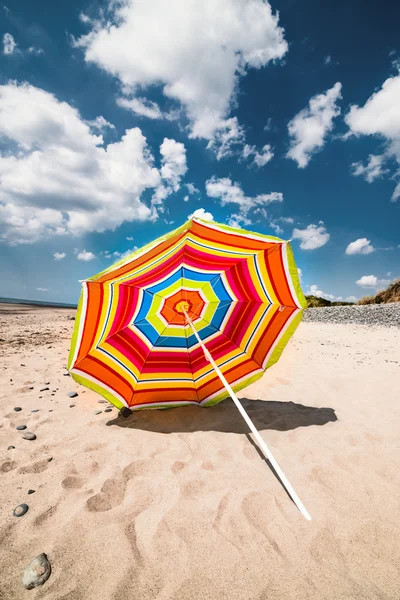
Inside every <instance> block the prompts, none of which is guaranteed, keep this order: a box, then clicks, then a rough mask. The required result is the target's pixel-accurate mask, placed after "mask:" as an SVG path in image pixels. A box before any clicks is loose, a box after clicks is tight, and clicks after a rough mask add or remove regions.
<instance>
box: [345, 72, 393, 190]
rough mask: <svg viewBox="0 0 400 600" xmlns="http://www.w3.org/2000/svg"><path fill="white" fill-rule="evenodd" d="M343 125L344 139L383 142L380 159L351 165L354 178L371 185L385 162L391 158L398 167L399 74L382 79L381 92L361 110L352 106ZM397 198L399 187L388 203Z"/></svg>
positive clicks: (380, 173)
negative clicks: (365, 137) (368, 137)
mask: <svg viewBox="0 0 400 600" xmlns="http://www.w3.org/2000/svg"><path fill="white" fill-rule="evenodd" d="M345 121H346V123H347V125H348V127H349V131H348V133H347V134H346V135H345V138H349V137H351V136H352V135H354V136H361V135H371V136H378V137H379V138H380V139H383V140H384V142H385V151H384V153H383V155H382V156H376V155H370V156H369V162H368V163H367V165H366V166H365V167H364V166H363V165H362V163H353V165H352V167H353V168H354V164H355V165H356V166H355V171H353V173H354V174H355V175H363V176H365V177H366V179H367V181H369V182H371V181H373V180H374V179H375V178H376V177H379V176H381V175H383V174H384V173H386V172H387V171H384V170H383V169H382V165H383V163H384V162H385V161H386V160H389V159H390V158H394V159H395V160H396V161H397V163H398V164H399V165H400V73H398V74H397V75H395V76H393V77H389V78H388V79H386V81H385V82H384V83H383V85H382V87H381V89H380V90H378V91H377V92H374V93H373V94H372V95H371V96H370V97H369V98H368V100H367V101H366V103H365V104H364V106H357V105H352V106H351V107H350V110H349V112H348V114H347V115H346V117H345ZM399 174H400V173H398V175H399ZM399 197H400V183H399V184H398V185H397V186H396V188H395V190H394V192H393V195H392V200H393V201H395V200H397V199H398V198H399Z"/></svg>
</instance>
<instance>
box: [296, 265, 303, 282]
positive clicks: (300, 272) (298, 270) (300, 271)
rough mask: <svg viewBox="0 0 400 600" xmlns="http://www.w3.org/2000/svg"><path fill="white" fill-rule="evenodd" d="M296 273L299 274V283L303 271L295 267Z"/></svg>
mask: <svg viewBox="0 0 400 600" xmlns="http://www.w3.org/2000/svg"><path fill="white" fill-rule="evenodd" d="M297 272H298V274H299V279H300V281H301V279H302V277H303V271H302V270H301V269H300V267H297Z"/></svg>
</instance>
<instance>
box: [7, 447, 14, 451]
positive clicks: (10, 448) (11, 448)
mask: <svg viewBox="0 0 400 600" xmlns="http://www.w3.org/2000/svg"><path fill="white" fill-rule="evenodd" d="M7 450H15V446H8V448H7Z"/></svg>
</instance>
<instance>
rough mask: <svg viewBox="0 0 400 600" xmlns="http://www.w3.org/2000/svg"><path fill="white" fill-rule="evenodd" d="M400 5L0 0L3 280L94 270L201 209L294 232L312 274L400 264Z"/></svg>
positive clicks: (357, 290)
mask: <svg viewBox="0 0 400 600" xmlns="http://www.w3.org/2000/svg"><path fill="white" fill-rule="evenodd" d="M399 21H400V5H399V4H398V3H397V2H387V3H385V8H383V7H382V5H379V4H378V3H376V2H373V1H370V0H363V1H362V2H361V1H358V2H355V1H354V2H351V3H348V2H344V1H339V2H331V1H329V2H328V1H327V2H323V3H321V2H317V1H316V0H315V1H314V0H306V1H305V2H302V3H301V6H300V4H299V3H298V2H294V1H293V0H285V1H282V0H277V1H275V2H272V3H271V4H268V3H267V2H262V0H248V1H246V2H245V1H244V0H220V1H219V2H218V3H215V1H214V0H204V1H203V2H198V1H194V0H185V2H184V1H183V0H170V1H169V2H167V3H166V2H164V1H162V0H136V1H135V2H133V1H132V0H126V1H118V2H116V1H115V0H114V2H103V1H100V0H98V1H97V2H78V1H77V0H75V1H73V2H68V3H54V2H50V1H46V0H42V1H41V2H40V3H32V2H28V1H23V0H13V2H12V3H9V5H8V4H6V5H1V7H0V26H1V28H0V38H1V47H0V281H1V287H0V296H6V297H7V296H9V297H17V298H28V299H36V300H40V299H43V300H46V301H56V302H71V303H72V302H76V301H77V299H78V297H79V292H80V284H79V283H78V280H79V279H83V278H85V277H88V276H90V275H92V274H94V273H96V272H98V271H101V270H102V269H104V268H105V267H107V266H108V265H110V264H111V263H112V262H113V261H114V260H116V259H118V258H119V257H120V256H121V255H122V254H123V253H124V252H127V251H129V250H132V249H134V248H135V247H140V246H142V245H143V244H145V243H147V242H149V241H151V240H152V239H153V238H156V237H158V236H159V235H162V234H164V233H166V232H167V231H169V230H170V229H172V228H175V227H177V226H179V225H180V224H181V223H182V222H184V221H185V220H186V219H187V217H188V216H189V215H191V214H193V213H195V211H200V212H197V213H196V214H198V215H199V216H200V215H205V216H206V217H207V216H208V217H210V216H211V215H212V216H213V218H214V220H216V221H219V222H225V223H231V224H239V226H243V227H244V228H246V229H249V230H255V231H260V232H263V233H270V234H272V235H278V236H280V237H282V238H284V239H293V247H294V251H295V256H296V261H297V264H298V266H299V268H300V269H301V272H302V285H303V289H304V291H305V292H306V293H307V292H312V293H316V294H317V295H324V296H326V297H328V298H330V299H334V298H339V297H340V298H342V299H347V298H352V299H355V298H359V297H361V296H363V295H365V294H370V293H374V292H375V291H376V290H377V289H380V288H382V287H385V286H386V284H387V282H389V281H390V280H392V279H394V278H396V277H399V276H400V269H399V264H400V260H399V259H400V235H399V225H400V212H399V211H400V73H399V69H400V45H399V36H398V23H399Z"/></svg>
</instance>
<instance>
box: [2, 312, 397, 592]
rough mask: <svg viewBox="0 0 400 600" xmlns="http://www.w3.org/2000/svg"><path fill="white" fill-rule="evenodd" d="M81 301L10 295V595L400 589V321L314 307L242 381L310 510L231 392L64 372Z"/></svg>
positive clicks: (5, 359)
mask: <svg viewBox="0 0 400 600" xmlns="http://www.w3.org/2000/svg"><path fill="white" fill-rule="evenodd" d="M74 314H75V312H74V311H73V310H70V309H53V308H38V307H30V306H22V305H4V304H3V305H0V340H1V341H0V355H1V370H0V373H1V380H0V384H1V385H0V439H1V448H2V459H1V465H0V470H1V485H0V506H1V522H0V541H1V552H0V563H1V578H0V598H1V599H2V600H3V599H4V600H24V599H26V598H30V599H32V600H38V599H49V600H50V599H51V600H53V599H54V600H67V599H68V600H103V599H104V600H128V599H129V600H132V599H136V598H137V599H139V598H140V600H151V599H157V600H167V599H174V600H175V599H176V600H195V599H196V600H206V599H213V600H219V599H221V600H222V599H225V598H226V599H228V598H229V600H295V599H296V600H312V599H316V600H325V599H326V600H334V599H335V600H336V599H338V600H361V599H362V600H364V599H365V600H367V599H368V600H372V599H377V600H378V599H379V600H396V599H398V598H400V519H399V515H400V469H399V456H400V436H399V422H400V402H399V390H400V356H399V348H400V329H398V328H385V327H376V328H371V327H366V326H361V325H350V324H349V325H332V324H322V323H304V322H303V323H301V325H300V327H299V328H298V330H297V331H296V333H295V335H294V336H293V338H292V339H291V340H290V342H289V344H288V347H287V348H286V350H285V352H284V353H283V355H282V357H281V359H280V361H279V362H278V363H277V364H276V365H274V366H273V367H272V368H271V369H270V370H268V371H267V373H266V374H265V375H264V377H263V378H262V379H261V380H259V381H258V382H257V383H255V384H253V385H252V386H250V387H248V388H247V389H246V390H244V391H243V392H242V393H241V394H240V395H239V396H240V397H241V398H242V399H243V405H244V406H245V408H246V410H247V411H248V413H249V415H250V417H251V418H252V419H253V421H254V423H255V425H256V426H257V427H258V429H259V430H260V432H261V435H262V436H263V438H264V439H265V440H266V442H267V443H268V444H269V446H270V448H271V450H272V452H273V453H274V455H275V457H276V458H277V460H278V462H279V463H280V465H281V467H282V468H283V470H284V472H285V474H286V475H287V477H288V478H289V480H290V482H291V483H292V485H293V486H294V488H295V490H296V491H297V493H298V494H299V496H300V498H301V499H302V501H303V502H304V504H305V506H306V507H307V509H308V511H309V512H310V514H311V516H312V521H311V522H307V521H306V520H305V519H304V518H303V517H302V516H301V514H300V513H299V511H298V510H297V508H296V506H295V505H294V504H293V503H292V502H291V500H290V499H289V498H288V496H287V495H286V493H285V491H284V489H283V488H282V485H281V484H280V483H279V481H278V480H277V479H276V478H275V477H274V475H273V473H272V472H271V470H270V468H269V466H268V465H267V464H266V462H265V461H264V460H263V459H262V458H261V457H260V455H259V452H258V450H257V448H256V446H255V444H254V443H253V442H252V440H251V437H250V436H249V435H248V434H247V428H246V424H245V423H244V421H243V419H242V417H241V416H240V414H239V413H238V411H237V409H236V408H235V406H234V404H233V402H231V401H230V400H226V401H224V402H223V403H221V404H219V405H217V406H215V407H213V408H207V409H201V408H192V407H185V408H180V409H172V410H168V411H145V412H138V413H135V414H133V415H132V416H131V417H130V418H128V419H123V418H121V417H118V411H117V410H116V409H115V408H113V409H112V411H111V412H104V410H105V408H106V407H107V406H108V404H106V403H105V402H103V401H101V402H99V401H100V400H101V397H100V396H98V395H96V394H95V393H94V392H92V391H90V390H87V389H85V388H82V387H80V386H78V385H77V384H76V383H75V382H73V380H72V378H71V377H69V376H66V375H65V373H66V370H65V366H66V362H67V355H68V349H69V344H70V339H71V335H72V330H73V325H74V321H73V316H74ZM43 388H48V389H45V390H44V391H40V390H42V389H43ZM73 391H76V392H78V396H77V397H75V398H70V397H68V395H67V394H68V392H73ZM15 407H20V408H21V409H22V410H21V411H19V412H16V411H15V410H14V408H15ZM98 410H101V411H102V412H101V413H100V414H94V413H95V411H98ZM32 411H37V412H32ZM19 425H26V426H27V430H28V431H32V432H34V433H35V434H36V436H37V439H35V440H33V441H29V440H25V439H22V437H21V436H22V433H23V432H22V431H17V430H16V427H17V426H19ZM9 446H14V447H15V448H12V449H7V448H8V447H9ZM29 489H32V490H35V491H34V493H32V494H30V495H28V493H27V492H28V490H29ZM21 503H26V504H28V505H29V510H28V512H27V513H26V514H25V515H24V516H22V517H19V518H17V517H14V516H13V509H14V508H15V507H16V506H17V505H19V504H21ZM41 552H45V553H46V554H47V556H48V558H49V560H50V562H51V565H52V574H51V576H50V578H49V580H48V581H47V582H46V583H45V584H44V585H43V586H42V587H40V588H37V589H35V590H31V591H28V590H26V589H24V587H23V585H22V575H23V571H24V569H25V567H26V566H27V564H28V563H29V562H30V561H31V560H32V559H33V558H34V557H35V556H37V555H38V554H40V553H41Z"/></svg>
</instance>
